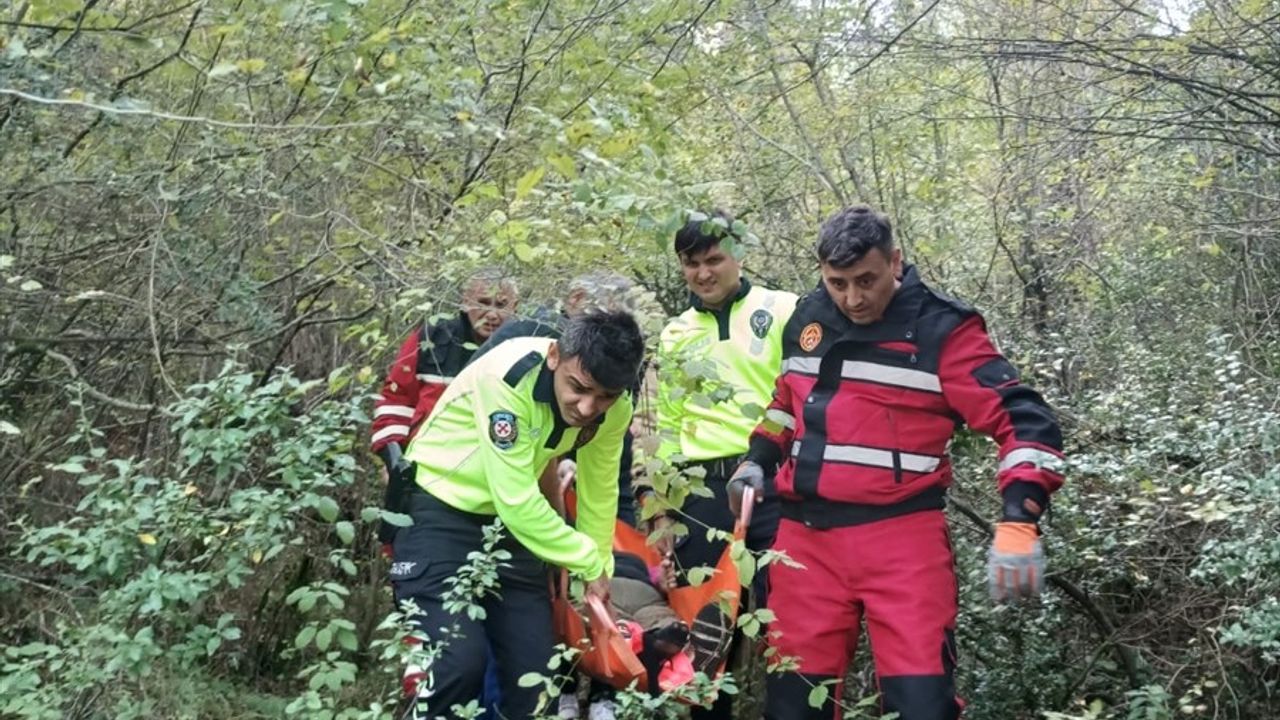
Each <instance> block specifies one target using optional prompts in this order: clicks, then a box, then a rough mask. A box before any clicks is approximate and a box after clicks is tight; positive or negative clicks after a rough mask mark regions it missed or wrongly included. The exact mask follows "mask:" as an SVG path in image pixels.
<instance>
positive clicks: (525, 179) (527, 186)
mask: <svg viewBox="0 0 1280 720" xmlns="http://www.w3.org/2000/svg"><path fill="white" fill-rule="evenodd" d="M546 173H547V169H546V168H543V167H536V168H534V169H532V170H530V171H529V172H527V173H525V174H524V175H521V176H520V179H519V180H517V181H516V199H517V200H521V199H523V198H524V197H525V196H526V195H528V194H529V193H530V192H532V191H533V189H534V188H535V187H537V185H538V183H539V182H541V181H542V176H543V175H545V174H546Z"/></svg>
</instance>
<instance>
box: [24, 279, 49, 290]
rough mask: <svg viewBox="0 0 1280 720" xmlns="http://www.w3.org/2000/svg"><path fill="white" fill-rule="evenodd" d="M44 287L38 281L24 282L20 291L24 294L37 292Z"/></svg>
mask: <svg viewBox="0 0 1280 720" xmlns="http://www.w3.org/2000/svg"><path fill="white" fill-rule="evenodd" d="M43 287H44V286H43V285H41V284H40V282H39V281H38V280H24V281H23V282H22V284H21V285H19V286H18V289H19V290H21V291H22V292H35V291H36V290H39V289H41V288H43Z"/></svg>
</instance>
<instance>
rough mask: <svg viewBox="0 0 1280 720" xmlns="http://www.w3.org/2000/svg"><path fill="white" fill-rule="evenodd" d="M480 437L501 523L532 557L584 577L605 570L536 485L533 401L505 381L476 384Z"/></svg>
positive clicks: (587, 541) (589, 542)
mask: <svg viewBox="0 0 1280 720" xmlns="http://www.w3.org/2000/svg"><path fill="white" fill-rule="evenodd" d="M472 409H473V413H474V417H475V423H476V427H477V428H479V429H480V431H481V432H482V433H483V436H482V437H480V438H479V443H478V444H479V448H478V449H477V451H476V452H477V454H478V455H479V458H480V463H481V467H482V469H483V473H484V477H485V478H486V480H487V481H488V483H489V492H490V494H491V495H492V497H493V506H494V508H495V509H496V510H497V512H498V517H500V518H502V522H503V524H505V525H506V527H507V530H509V531H510V532H511V534H512V535H513V536H515V538H516V539H517V540H519V541H520V544H521V545H524V546H525V547H526V548H529V550H530V551H531V552H533V554H534V555H537V556H538V557H540V558H542V559H543V560H545V561H547V562H549V563H551V564H553V565H558V566H560V567H564V568H568V570H569V571H570V572H572V573H574V574H575V575H578V576H580V577H582V578H585V579H586V580H595V579H596V578H598V577H600V575H601V574H603V573H604V572H605V569H606V564H605V562H604V561H603V560H602V559H601V558H600V553H599V550H598V548H597V545H596V542H595V541H594V540H593V539H592V538H591V537H590V536H588V535H587V534H586V533H582V532H578V531H577V530H574V529H573V528H572V527H570V526H569V525H568V524H567V523H565V521H564V520H563V519H561V517H560V516H559V515H557V514H556V511H555V509H553V508H552V507H551V503H550V502H548V500H547V498H546V497H545V496H543V494H542V491H541V489H540V488H539V487H538V476H539V475H541V473H542V468H540V467H534V462H535V445H534V443H536V442H537V440H535V439H533V438H531V437H530V436H529V433H528V432H527V430H528V422H529V420H530V418H531V417H533V410H534V401H533V399H532V398H528V397H524V396H522V395H521V393H519V392H517V391H515V390H514V389H512V388H511V387H510V386H509V385H507V384H506V383H503V382H488V383H480V384H479V386H478V387H477V389H476V396H475V401H474V402H473V403H472Z"/></svg>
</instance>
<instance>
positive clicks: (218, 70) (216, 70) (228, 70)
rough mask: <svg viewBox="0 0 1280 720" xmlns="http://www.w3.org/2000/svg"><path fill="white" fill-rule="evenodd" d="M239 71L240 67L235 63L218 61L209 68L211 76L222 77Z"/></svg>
mask: <svg viewBox="0 0 1280 720" xmlns="http://www.w3.org/2000/svg"><path fill="white" fill-rule="evenodd" d="M239 71H240V68H238V67H236V64H235V63H218V64H217V65H214V66H213V68H212V69H210V70H209V77H211V78H220V77H223V76H226V75H230V74H232V73H236V72H239Z"/></svg>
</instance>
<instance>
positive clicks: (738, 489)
mask: <svg viewBox="0 0 1280 720" xmlns="http://www.w3.org/2000/svg"><path fill="white" fill-rule="evenodd" d="M748 487H751V488H754V489H755V491H756V502H760V501H762V500H764V468H762V467H760V465H759V464H757V463H754V462H751V461H750V460H747V461H745V462H743V463H742V464H741V465H739V466H738V469H737V470H734V471H733V477H731V478H729V487H728V490H729V510H730V511H731V512H732V513H733V516H734V517H742V495H743V494H744V493H745V492H746V489H747V488H748Z"/></svg>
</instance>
